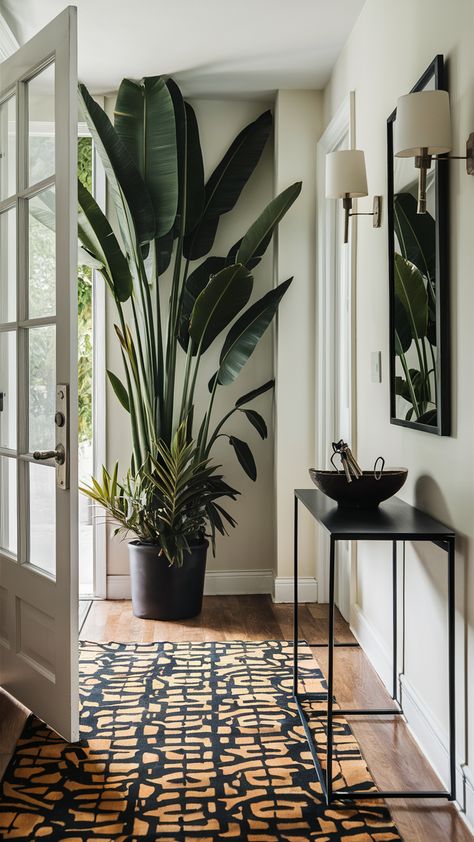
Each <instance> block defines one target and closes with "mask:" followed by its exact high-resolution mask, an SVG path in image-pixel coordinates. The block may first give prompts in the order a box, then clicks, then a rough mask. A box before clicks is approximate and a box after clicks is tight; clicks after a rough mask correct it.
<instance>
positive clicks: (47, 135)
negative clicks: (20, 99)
mask: <svg viewBox="0 0 474 842" xmlns="http://www.w3.org/2000/svg"><path fill="white" fill-rule="evenodd" d="M55 134H56V132H55V115H54V62H51V63H50V64H48V66H47V67H45V68H44V70H42V71H41V72H40V73H38V74H37V75H36V76H34V77H33V78H32V79H30V81H29V82H28V184H30V185H31V184H37V183H38V182H39V181H43V180H44V179H45V178H49V176H50V175H54V170H55V163H54V157H55Z"/></svg>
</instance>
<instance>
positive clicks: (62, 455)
mask: <svg viewBox="0 0 474 842" xmlns="http://www.w3.org/2000/svg"><path fill="white" fill-rule="evenodd" d="M33 459H35V460H36V461H37V462H44V461H45V460H46V459H54V461H55V462H56V464H57V465H64V463H65V461H66V451H65V450H64V445H62V444H58V445H56V450H35V452H34V453H33Z"/></svg>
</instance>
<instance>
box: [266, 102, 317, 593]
mask: <svg viewBox="0 0 474 842" xmlns="http://www.w3.org/2000/svg"><path fill="white" fill-rule="evenodd" d="M321 128H322V96H321V93H320V92H319V91H279V92H278V94H277V99H276V109H275V190H276V192H277V193H278V192H280V191H281V190H284V189H285V187H288V185H289V184H291V183H292V182H294V181H302V182H303V187H302V191H301V194H300V196H299V198H298V200H297V202H296V203H295V204H294V205H293V207H292V208H291V210H290V212H289V213H288V215H287V216H286V217H285V219H284V220H283V221H282V222H281V224H280V226H279V229H278V236H277V239H276V262H275V271H276V279H277V281H278V282H282V281H284V280H286V279H287V278H289V277H291V276H294V280H293V283H292V285H291V286H290V288H289V290H288V292H287V294H286V296H285V299H284V301H283V306H282V308H281V310H280V311H279V314H278V322H277V325H278V328H277V332H276V343H275V360H276V369H277V383H276V396H275V419H276V421H275V436H276V439H275V453H276V463H275V491H276V536H277V545H276V573H277V580H276V597H277V599H278V598H280V597H283V595H284V594H286V597H287V598H288V599H289V598H290V597H291V598H292V590H291V586H290V588H289V589H288V585H289V579H290V577H291V576H292V574H293V489H294V488H305V487H307V486H308V484H309V482H310V481H309V478H308V468H310V467H313V466H314V464H315V447H316V432H315V374H316V371H315V363H316V346H315V342H316V330H315V324H316V311H315V294H316V285H315V277H316V248H315V242H316V143H317V141H318V138H319V136H320V134H321ZM300 525H301V528H300V530H299V535H300V556H299V571H300V575H301V577H302V579H303V582H302V587H303V589H300V595H301V598H302V599H306V600H308V601H309V600H311V599H314V600H315V599H316V598H317V591H316V581H315V573H316V570H315V555H314V550H315V533H314V525H313V523H312V521H311V518H310V517H309V515H307V514H306V513H305V511H304V509H303V507H302V506H300ZM283 583H285V587H284V588H283V587H282V586H281V585H282V584H283Z"/></svg>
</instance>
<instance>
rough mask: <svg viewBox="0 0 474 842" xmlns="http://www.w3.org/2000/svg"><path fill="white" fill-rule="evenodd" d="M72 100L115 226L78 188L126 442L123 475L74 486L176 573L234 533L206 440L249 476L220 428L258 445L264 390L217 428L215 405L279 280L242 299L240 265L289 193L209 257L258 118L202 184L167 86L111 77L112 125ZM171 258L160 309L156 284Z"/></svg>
mask: <svg viewBox="0 0 474 842" xmlns="http://www.w3.org/2000/svg"><path fill="white" fill-rule="evenodd" d="M79 95H80V100H81V103H82V109H83V112H84V115H85V118H86V120H87V123H88V126H89V129H90V132H91V134H92V138H93V140H94V143H95V146H96V149H97V152H98V154H99V155H100V158H101V160H102V163H103V165H104V168H105V172H106V176H107V180H108V185H109V194H110V196H111V199H112V203H113V208H114V215H115V218H116V221H117V225H116V230H113V229H112V226H111V224H110V223H109V221H108V219H107V218H106V216H105V215H104V214H103V213H102V211H101V210H100V208H99V207H98V205H97V203H96V202H95V200H94V198H93V197H92V195H91V194H90V193H89V192H88V191H87V190H86V188H84V187H83V186H82V185H81V184H79V185H78V195H79V238H80V241H81V244H82V251H83V252H84V253H85V255H86V258H87V259H88V260H90V261H91V262H92V264H93V265H94V266H95V267H96V268H97V269H99V271H100V272H101V273H102V275H103V277H104V279H105V281H106V283H107V285H108V287H109V289H110V293H111V295H112V298H113V300H114V302H115V308H116V312H117V323H116V325H115V330H116V334H117V339H118V342H119V343H120V349H121V357H122V363H123V373H122V374H118V373H116V372H111V371H109V372H108V377H109V379H110V383H111V385H112V387H113V389H114V392H115V394H116V396H117V398H118V400H119V401H120V403H121V404H122V406H123V407H124V409H125V410H126V411H127V412H128V413H129V417H130V429H131V439H132V456H131V460H130V468H129V470H128V473H127V476H126V478H125V479H124V480H123V481H121V482H119V481H118V479H117V467H115V468H114V469H113V471H112V472H111V474H109V473H108V472H107V471H105V470H104V473H103V476H102V479H95V480H93V482H92V485H91V486H87V487H85V488H83V491H84V492H85V493H86V494H89V495H90V496H91V497H92V498H93V499H94V500H96V501H97V502H98V503H100V504H101V505H102V506H103V507H104V508H105V509H106V510H107V511H108V512H109V513H110V515H111V516H112V517H113V518H115V519H116V520H118V521H119V522H120V524H121V527H122V528H124V529H126V530H129V531H130V532H132V533H134V534H135V535H136V536H137V537H138V539H139V540H140V541H143V542H148V543H150V542H153V543H154V544H156V545H157V546H158V548H159V549H160V550H161V551H162V553H163V554H164V555H165V556H166V558H167V559H168V561H169V562H170V563H174V562H177V563H178V564H179V563H181V562H182V561H183V560H185V558H186V549H187V548H188V547H190V546H191V545H192V543H193V541H196V540H198V539H199V538H201V537H202V535H203V534H204V532H207V530H208V528H210V535H211V538H214V537H215V532H216V530H217V531H218V532H220V533H222V534H224V533H225V531H226V526H234V525H235V521H234V519H233V518H232V517H231V516H230V515H229V514H228V513H227V512H226V511H225V510H224V509H223V507H222V506H220V505H219V504H218V503H217V502H216V501H217V500H218V499H219V497H226V496H227V497H232V498H235V495H236V494H237V492H235V491H234V490H233V489H231V488H229V486H228V485H226V484H225V482H224V480H223V478H222V476H221V475H220V474H218V473H217V469H216V468H215V467H213V464H212V461H211V460H212V447H213V445H214V443H215V441H216V439H217V438H218V437H219V436H220V435H224V434H225V435H228V441H229V444H230V445H231V447H232V448H233V450H234V452H235V455H236V457H237V459H238V460H239V462H240V464H241V465H242V468H243V470H244V471H245V472H246V473H247V475H248V476H249V477H251V478H252V479H253V480H255V479H256V476H257V470H256V465H255V460H254V457H253V455H252V453H251V450H250V448H249V446H248V444H247V443H246V442H244V441H242V440H241V439H239V438H237V437H236V436H234V435H232V434H231V432H228V424H229V423H230V422H231V419H232V416H233V415H234V414H235V413H237V412H244V413H245V415H246V417H247V418H248V420H249V422H250V424H252V425H253V426H254V427H255V428H256V429H257V430H258V432H259V434H260V435H261V436H262V438H264V437H265V436H266V435H267V427H266V424H265V421H264V419H263V418H262V416H261V415H260V414H259V413H258V412H257V411H256V410H255V409H252V408H249V406H248V405H249V404H250V403H251V402H253V401H254V400H255V399H256V398H258V397H259V396H260V395H262V394H263V393H264V392H266V391H268V390H269V389H271V388H272V387H273V381H269V382H268V383H264V384H262V385H256V387H255V389H253V390H252V391H251V392H249V393H248V394H246V395H243V396H242V397H241V398H240V399H239V400H238V401H237V402H236V403H235V405H234V406H232V407H231V408H230V410H229V412H228V413H227V414H226V415H225V417H224V418H223V419H220V420H218V421H217V423H216V422H215V419H214V417H213V407H214V400H215V396H216V393H217V390H219V389H222V388H224V389H225V387H226V386H228V385H229V384H231V383H233V382H234V381H235V380H236V378H237V377H238V376H239V374H240V372H241V370H242V368H243V367H244V366H245V364H246V363H247V362H248V360H249V358H250V357H251V355H252V353H253V351H254V350H255V347H256V346H257V344H258V342H259V340H260V339H261V337H262V336H263V334H264V333H265V331H266V329H267V328H268V326H269V325H270V323H271V321H272V319H273V317H274V316H275V313H276V311H277V308H278V306H279V303H280V301H281V299H282V297H283V295H284V294H285V292H286V290H287V289H288V287H289V285H290V283H291V278H290V279H289V280H286V281H285V282H283V283H281V284H280V285H279V286H277V287H275V288H272V289H270V290H269V292H267V293H266V295H264V296H263V297H262V298H260V299H259V300H257V301H254V302H253V303H250V304H249V302H250V299H251V295H252V289H253V276H252V270H253V269H254V267H255V266H256V265H257V264H258V263H259V261H260V260H261V258H262V256H263V254H264V252H265V250H266V249H267V247H268V245H269V244H270V241H271V239H272V235H273V233H274V231H275V229H276V227H277V225H278V223H279V222H280V220H281V219H282V218H283V216H284V215H285V213H286V212H287V211H288V209H289V208H290V207H291V205H292V204H293V202H294V201H295V199H296V198H297V196H298V194H299V193H300V190H301V184H300V183H296V184H293V185H290V186H289V187H288V188H287V189H286V190H284V191H283V192H282V193H281V194H280V195H278V196H277V197H276V198H275V199H273V200H272V201H271V202H270V203H269V204H268V205H267V207H265V208H264V209H263V210H262V212H261V214H260V215H259V216H258V218H257V219H256V220H255V222H254V223H253V224H252V225H251V226H250V228H249V230H248V231H247V232H246V233H245V234H243V236H242V238H241V239H239V240H238V242H236V243H235V245H234V246H233V247H232V248H231V249H230V251H229V253H228V254H227V255H212V256H211V255H209V252H210V250H211V248H212V246H213V243H214V238H215V235H216V231H217V228H218V225H219V220H220V218H221V216H222V215H223V214H226V213H228V212H229V211H231V210H232V208H233V207H234V206H235V204H236V202H237V200H238V199H239V196H240V194H241V192H242V190H243V188H244V186H245V184H246V183H247V181H248V179H249V178H250V177H251V175H252V173H253V171H254V169H255V167H256V166H257V163H258V161H259V159H260V156H261V154H262V151H263V149H264V147H265V144H266V142H267V140H268V137H269V135H270V132H271V127H272V116H271V113H270V112H269V111H267V112H265V113H264V114H262V115H261V116H260V117H259V118H258V119H257V120H255V121H254V122H252V123H250V124H249V125H248V126H246V127H245V128H244V129H243V130H242V131H241V132H240V133H239V135H238V136H237V137H236V138H235V140H234V142H233V143H232V144H231V146H230V147H229V149H228V150H227V152H226V153H225V155H224V157H223V159H222V160H221V161H220V163H219V164H218V165H217V167H216V168H215V170H214V172H213V173H212V174H211V176H210V177H209V179H208V181H207V182H206V183H205V181H204V171H203V161H202V152H201V145H200V140H199V130H198V125H197V121H196V117H195V114H194V111H193V109H192V107H191V105H190V104H189V103H188V102H185V101H184V100H183V97H182V95H181V92H180V90H179V88H178V86H177V85H176V84H175V83H174V82H173V80H172V79H163V78H161V77H152V78H145V79H144V80H143V81H142V82H139V83H137V82H134V81H131V80H129V79H124V80H123V82H122V84H121V85H120V89H119V91H118V96H117V101H116V108H115V117H114V124H113V125H112V123H111V122H110V120H109V118H108V117H107V115H106V114H105V112H104V111H103V110H102V108H100V106H99V105H98V104H97V103H96V102H95V101H94V100H93V99H92V97H91V96H90V94H89V92H88V91H87V89H86V87H85V86H84V85H80V87H79ZM197 261H198V262H197ZM171 263H172V280H171V292H170V294H169V301H168V302H165V301H164V300H163V299H164V293H163V289H162V276H163V273H164V272H165V271H166V270H167V269H168V267H169V266H170V264H171ZM247 305H249V306H247ZM222 337H223V341H222ZM218 340H220V342H221V350H220V355H219V362H218V366H217V370H216V372H215V374H214V375H213V377H212V378H211V381H210V382H209V400H208V403H207V405H206V406H204V407H201V406H198V405H196V399H195V396H196V385H197V383H198V380H199V373H200V363H201V360H202V358H203V356H204V355H205V354H206V353H207V352H208V350H209V349H210V348H211V346H213V347H214V343H215V342H217V341H218ZM224 427H225V429H224ZM173 489H174V490H173ZM177 489H179V491H178V490H177ZM173 494H175V495H176V497H175V498H174V501H173ZM180 495H181V496H180ZM183 502H184V505H183V506H181V503H183ZM197 512H199V516H197Z"/></svg>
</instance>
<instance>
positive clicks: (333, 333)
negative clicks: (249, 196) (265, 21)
mask: <svg viewBox="0 0 474 842" xmlns="http://www.w3.org/2000/svg"><path fill="white" fill-rule="evenodd" d="M354 146H355V93H354V91H350V92H349V94H348V95H347V96H346V97H345V99H344V101H343V102H342V104H341V106H340V107H339V109H338V110H337V112H336V114H335V115H334V117H333V119H332V120H331V122H330V123H329V125H328V126H327V127H326V129H325V131H324V133H323V134H322V136H321V138H320V139H319V141H318V144H317V149H316V156H317V170H316V172H317V254H318V262H317V275H316V313H315V320H316V331H317V342H316V347H317V359H316V407H315V413H316V418H317V424H316V430H317V438H316V462H317V465H318V467H320V468H330V467H331V465H330V463H329V455H330V453H329V449H328V448H329V443H330V442H331V441H335V440H337V439H339V438H340V436H341V435H343V436H344V437H346V436H347V437H348V441H349V442H350V445H351V448H352V450H353V452H354V453H356V451H357V441H356V352H355V329H356V312H355V302H356V296H355V276H356V251H355V249H356V231H357V229H356V228H355V227H354V225H351V233H350V239H349V244H348V245H347V246H345V247H342V246H341V243H340V236H341V235H340V222H339V221H340V212H341V211H340V208H339V204H338V203H336V202H334V201H329V202H328V201H327V199H326V189H325V186H326V185H325V182H326V175H325V173H326V155H327V154H328V152H334V151H335V150H337V149H353V148H354ZM352 223H356V219H353V220H352ZM341 283H342V286H343V288H344V290H345V295H347V304H346V302H344V304H342V302H341V301H339V300H338V297H339V296H338V294H337V292H336V290H337V288H338V287H339V294H341V293H342V294H343V295H344V290H341ZM341 306H343V309H344V312H345V308H346V306H347V307H348V309H349V315H348V317H347V319H348V324H347V325H346V326H345V327H344V336H345V337H346V336H347V345H346V356H345V359H347V366H348V369H349V370H348V371H346V376H347V380H348V383H347V385H345V384H343V383H342V382H341V376H340V371H341V363H340V361H339V360H338V352H337V348H338V347H340V346H341V343H340V342H339V341H338V335H337V333H338V327H337V326H338V325H339V324H340V321H341V312H340V308H341ZM344 318H345V316H344ZM346 390H347V391H346ZM346 401H347V403H348V405H346ZM342 407H344V409H345V413H344V412H341V410H342ZM344 415H345V420H344V422H343V423H342V424H341V422H342V421H343V416H344ZM341 426H342V428H343V429H341ZM328 556H329V540H328V537H327V535H326V533H325V532H324V530H323V529H318V538H317V558H318V580H319V598H320V600H321V601H322V602H327V601H328V599H329V581H328V565H326V564H323V563H322V560H323V559H325V558H328ZM339 558H340V562H339V565H338V566H339V571H340V575H339V578H338V581H337V585H336V586H337V594H336V602H337V604H338V606H339V608H340V609H342V611H343V614H344V615H345V616H346V617H347V618H348V616H349V611H350V605H351V603H353V602H354V596H355V592H354V588H353V582H354V577H353V575H352V570H353V569H355V563H353V562H355V560H356V548H355V544H354V543H353V542H351V543H348V544H347V545H346V546H345V547H344V548H342V547H340V548H339Z"/></svg>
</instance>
